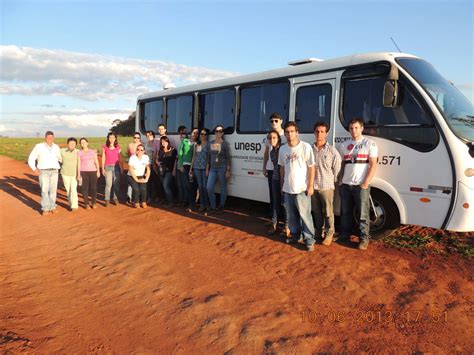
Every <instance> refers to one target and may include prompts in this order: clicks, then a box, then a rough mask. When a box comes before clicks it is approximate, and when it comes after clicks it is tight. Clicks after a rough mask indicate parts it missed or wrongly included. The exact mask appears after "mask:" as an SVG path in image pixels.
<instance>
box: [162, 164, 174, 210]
mask: <svg viewBox="0 0 474 355" xmlns="http://www.w3.org/2000/svg"><path fill="white" fill-rule="evenodd" d="M161 180H162V181H163V189H164V190H165V198H166V202H169V203H173V202H174V196H173V174H172V173H171V171H165V173H164V175H162V176H161Z"/></svg>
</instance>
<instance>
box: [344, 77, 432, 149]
mask: <svg viewBox="0 0 474 355" xmlns="http://www.w3.org/2000/svg"><path fill="white" fill-rule="evenodd" d="M347 69H353V68H346V69H345V70H344V71H346V70H347ZM381 77H382V78H383V77H384V76H383V75H380V74H379V75H375V74H367V75H362V76H357V77H356V76H352V77H346V78H344V73H343V75H342V76H341V82H340V92H341V96H340V100H339V109H338V111H339V122H340V123H341V125H342V127H344V129H345V130H346V131H347V132H349V126H348V125H347V124H346V122H345V117H344V102H345V98H346V97H345V93H346V81H348V80H354V79H371V78H381ZM398 80H399V81H401V82H402V83H403V86H405V87H406V88H408V90H409V91H410V93H411V95H412V96H413V98H414V99H415V100H416V102H417V103H418V105H419V106H420V107H421V108H422V109H423V110H424V111H425V112H426V113H427V115H429V117H430V118H431V120H432V125H429V126H428V125H424V124H387V125H369V124H364V132H363V134H364V135H367V136H372V137H376V138H381V139H386V140H389V141H392V142H395V143H398V144H401V145H404V146H406V147H408V148H410V149H413V150H416V151H418V152H421V153H428V152H431V151H433V150H435V149H436V148H437V147H438V146H439V144H440V141H441V139H440V136H441V133H440V127H439V125H438V121H437V120H436V116H435V114H434V113H433V111H432V110H431V109H430V107H429V106H428V104H427V103H426V101H425V100H424V99H423V97H422V96H421V95H420V93H419V92H418V90H417V89H416V87H414V86H413V84H412V83H411V82H410V80H409V78H408V77H406V76H405V75H404V74H403V73H400V77H399V79H398ZM379 127H392V128H395V129H396V128H407V127H432V128H434V130H435V133H436V144H433V145H432V146H431V147H430V149H419V148H417V147H414V146H413V145H412V144H410V143H408V142H407V141H404V140H397V139H393V138H391V137H388V136H380V135H377V134H372V133H371V132H370V131H369V129H370V128H375V129H377V128H379Z"/></svg>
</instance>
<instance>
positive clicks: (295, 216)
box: [263, 113, 378, 251]
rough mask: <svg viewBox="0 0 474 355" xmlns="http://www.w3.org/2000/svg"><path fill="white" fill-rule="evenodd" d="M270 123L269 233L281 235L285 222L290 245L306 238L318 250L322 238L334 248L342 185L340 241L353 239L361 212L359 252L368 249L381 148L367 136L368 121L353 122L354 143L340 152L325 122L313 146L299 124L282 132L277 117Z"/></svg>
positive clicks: (317, 130) (265, 161) (267, 172)
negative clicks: (336, 206) (303, 137)
mask: <svg viewBox="0 0 474 355" xmlns="http://www.w3.org/2000/svg"><path fill="white" fill-rule="evenodd" d="M270 123H271V126H272V130H271V132H270V133H269V134H268V136H267V142H268V144H267V145H266V148H265V153H264V159H263V172H264V174H265V176H266V177H267V179H268V188H269V192H270V205H271V207H272V222H271V228H270V230H269V234H274V233H276V232H277V226H278V222H279V220H283V222H284V225H285V232H284V233H283V235H284V236H285V237H287V238H286V242H287V243H289V244H292V243H297V242H299V240H300V238H301V237H302V239H303V241H304V243H305V245H306V248H307V250H308V251H313V250H314V244H315V243H316V240H318V239H319V240H322V244H324V245H330V244H331V243H332V242H333V241H334V240H336V237H335V234H334V233H335V227H334V206H333V204H334V198H335V191H336V187H337V186H339V190H338V191H339V193H340V197H341V230H340V233H339V238H340V239H341V240H348V239H349V238H350V235H351V232H352V227H353V210H354V207H356V210H357V212H358V213H357V221H358V224H359V225H358V227H359V230H360V242H359V246H358V248H359V249H361V250H366V249H367V247H368V245H369V240H370V234H369V224H370V182H371V181H372V179H373V177H374V174H375V169H376V167H377V156H378V149H377V145H376V144H375V142H374V141H372V140H370V139H368V138H366V137H364V136H363V135H362V132H363V130H364V121H363V119H362V118H354V119H352V120H351V121H350V124H349V131H350V133H351V139H349V140H346V141H345V142H344V143H342V144H341V146H340V147H339V150H337V149H336V148H335V147H333V146H331V145H330V144H329V143H328V133H329V125H328V124H327V123H325V122H317V123H316V124H315V125H314V135H315V143H314V144H313V145H312V146H311V145H310V144H308V143H306V142H303V141H301V140H300V138H299V128H298V125H297V124H296V123H295V122H288V123H287V124H286V125H285V128H284V129H283V127H282V124H283V119H282V117H281V116H280V115H279V114H278V113H275V114H272V115H271V116H270ZM285 142H286V143H285ZM282 201H283V203H282Z"/></svg>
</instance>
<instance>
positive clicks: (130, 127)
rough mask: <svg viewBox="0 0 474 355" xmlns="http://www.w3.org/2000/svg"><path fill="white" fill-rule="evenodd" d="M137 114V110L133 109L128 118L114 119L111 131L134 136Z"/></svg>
mask: <svg viewBox="0 0 474 355" xmlns="http://www.w3.org/2000/svg"><path fill="white" fill-rule="evenodd" d="M135 116H136V112H135V111H133V112H132V113H131V114H130V116H128V118H127V119H126V120H123V121H122V120H119V119H117V120H113V122H112V127H111V128H110V132H115V133H116V134H118V135H120V136H132V135H133V133H134V132H135Z"/></svg>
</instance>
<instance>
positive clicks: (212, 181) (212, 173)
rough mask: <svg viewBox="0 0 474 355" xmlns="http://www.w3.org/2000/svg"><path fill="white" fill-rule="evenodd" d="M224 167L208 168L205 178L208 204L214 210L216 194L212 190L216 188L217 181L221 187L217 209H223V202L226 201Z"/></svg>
mask: <svg viewBox="0 0 474 355" xmlns="http://www.w3.org/2000/svg"><path fill="white" fill-rule="evenodd" d="M225 171H226V167H225V166H224V167H221V168H210V169H209V176H208V177H207V196H208V197H209V202H210V203H211V208H213V209H215V208H216V194H215V193H214V188H215V187H216V183H217V180H218V179H219V184H220V185H221V200H220V203H219V207H224V205H225V200H226V199H227V181H226V179H225Z"/></svg>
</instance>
